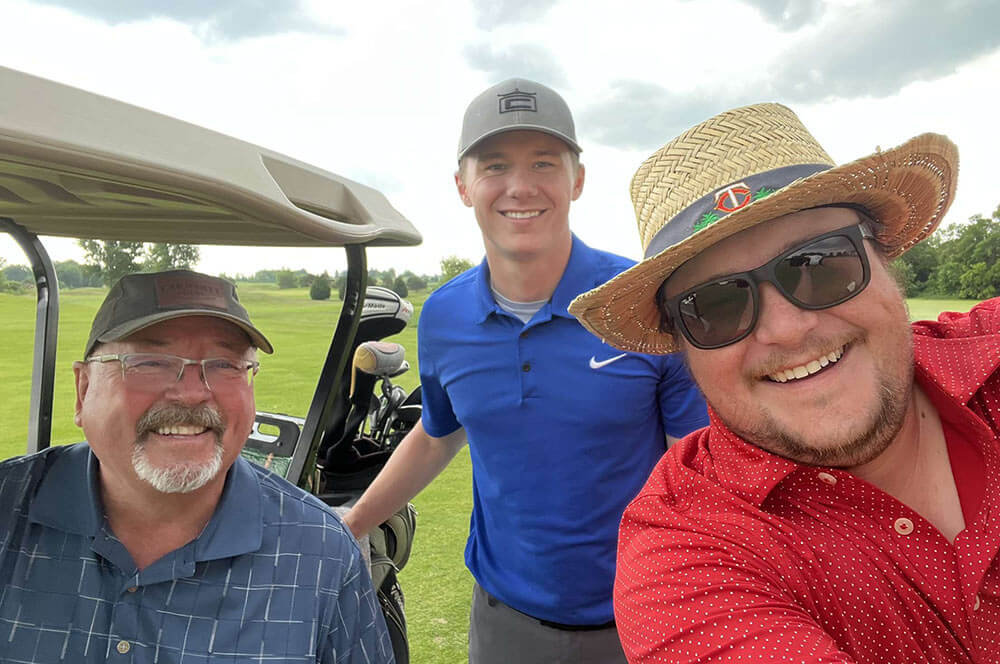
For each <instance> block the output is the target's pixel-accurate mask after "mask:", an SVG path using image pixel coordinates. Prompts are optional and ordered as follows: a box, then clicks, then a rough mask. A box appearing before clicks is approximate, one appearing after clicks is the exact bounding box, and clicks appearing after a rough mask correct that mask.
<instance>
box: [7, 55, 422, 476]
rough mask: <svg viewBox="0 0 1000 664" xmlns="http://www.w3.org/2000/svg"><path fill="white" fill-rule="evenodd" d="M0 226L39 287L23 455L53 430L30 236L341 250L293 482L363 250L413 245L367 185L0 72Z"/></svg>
mask: <svg viewBox="0 0 1000 664" xmlns="http://www.w3.org/2000/svg"><path fill="white" fill-rule="evenodd" d="M0 96H3V97H4V98H8V99H10V100H16V103H10V104H7V105H6V106H5V110H4V114H3V115H2V116H0V231H4V232H6V233H8V234H10V235H11V236H12V237H13V238H14V239H15V241H17V243H18V244H19V245H20V246H21V248H22V250H23V251H24V252H25V255H26V256H27V257H28V260H29V262H30V263H31V268H32V272H33V274H34V278H35V287H36V295H37V308H36V323H35V351H34V360H33V367H32V387H31V403H30V409H31V410H30V414H29V432H28V451H29V452H35V451H38V450H41V449H44V448H46V447H48V446H49V443H50V437H51V431H52V407H53V388H54V376H55V363H56V340H57V334H58V329H57V328H58V322H59V293H58V281H57V277H56V273H55V270H54V268H53V265H52V261H51V260H50V259H49V256H48V254H47V253H46V251H45V248H44V247H43V245H42V242H41V241H40V240H39V236H40V235H55V236H66V237H77V238H85V239H97V240H122V241H142V242H172V243H180V244H218V245H233V244H238V245H239V244H241V245H256V246H288V247H292V246H308V247H324V246H325V247H342V248H343V249H344V250H345V251H346V253H347V281H346V286H345V296H344V303H343V308H342V309H341V313H340V317H339V319H338V322H337V327H336V329H335V330H334V333H333V339H332V341H331V343H330V347H329V350H328V352H327V355H326V359H325V361H324V363H323V367H322V369H321V371H320V376H319V379H318V382H317V386H316V390H315V392H314V394H313V397H312V402H311V404H310V407H309V411H308V414H307V415H306V418H305V420H304V422H303V423H302V426H301V429H300V431H299V437H298V441H297V443H296V445H295V449H294V452H293V454H292V457H291V460H290V467H289V470H288V473H287V474H286V478H287V479H288V480H289V481H291V482H294V483H296V484H299V485H305V484H306V483H308V481H309V479H310V477H309V476H310V475H311V473H308V472H305V469H306V468H314V467H315V465H316V464H315V458H314V456H315V454H316V452H317V450H318V449H319V448H320V446H321V443H323V442H324V439H325V437H327V436H331V437H336V435H337V431H338V426H339V425H341V424H342V420H343V418H344V417H345V415H346V413H345V412H344V411H345V410H346V409H345V406H344V403H345V401H346V399H345V398H344V394H343V392H344V390H346V387H345V385H344V384H343V383H344V380H343V376H344V373H345V369H346V367H347V363H348V362H349V361H350V359H351V358H349V357H348V355H349V350H350V348H351V344H352V342H353V341H354V337H355V334H356V332H357V329H358V322H359V320H360V318H361V313H362V308H363V300H364V293H365V288H366V286H367V283H366V282H367V259H366V253H365V252H366V247H369V246H409V245H415V244H419V243H420V241H421V237H420V233H419V232H418V231H417V230H416V228H414V227H413V225H412V224H411V223H410V222H409V221H408V220H407V219H406V218H405V217H403V216H402V215H401V214H400V213H399V212H397V211H396V210H395V209H394V208H393V207H392V206H391V205H390V204H389V202H388V200H386V198H385V197H384V196H383V195H382V194H381V193H380V192H378V191H376V190H375V189H372V188H370V187H367V186H365V185H362V184H360V183H357V182H354V181H352V180H349V179H347V178H344V177H342V176H339V175H336V174H333V173H330V172H328V171H325V170H322V169H319V168H316V167H315V166H311V165H309V164H305V163H303V162H299V161H297V160H294V159H292V158H290V157H287V156H285V155H282V154H279V153H277V152H273V151H270V150H267V149H265V148H261V147H259V146H256V145H253V144H250V143H245V142H243V141H239V140H237V139H234V138H231V137H229V136H225V135H223V134H219V133H217V132H213V131H210V130H208V129H204V128H202V127H198V126H195V125H192V124H189V123H186V122H182V121H180V120H177V119H174V118H170V117H167V116H164V115H160V114H158V113H154V112H152V111H148V110H145V109H141V108H137V107H135V106H131V105H129V104H125V103H122V102H119V101H116V100H113V99H108V98H106V97H102V96H100V95H95V94H92V93H89V92H85V91H83V90H78V89H76V88H72V87H69V86H65V85H62V84H59V83H54V82H52V81H47V80H44V79H40V78H37V77H34V76H30V75H27V74H24V73H21V72H17V71H14V70H11V69H7V68H4V67H0Z"/></svg>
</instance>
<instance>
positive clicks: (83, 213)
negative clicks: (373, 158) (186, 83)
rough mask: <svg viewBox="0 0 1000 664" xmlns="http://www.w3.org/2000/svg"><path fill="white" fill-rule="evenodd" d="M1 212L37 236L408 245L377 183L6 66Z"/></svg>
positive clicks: (401, 222)
mask: <svg viewBox="0 0 1000 664" xmlns="http://www.w3.org/2000/svg"><path fill="white" fill-rule="evenodd" d="M0 216H5V217H11V218H13V219H14V220H15V221H16V222H17V223H18V224H20V225H21V226H23V227H24V228H26V229H27V230H28V231H30V232H32V233H35V234H37V235H62V236H69V237H78V238H89V239H106V240H130V241H144V242H173V243H183V244H233V245H261V246H343V245H352V244H364V245H369V246H401V245H414V244H419V243H420V240H421V238H420V233H419V232H418V231H417V230H416V228H414V227H413V225H412V224H411V223H410V222H409V221H408V220H407V219H406V218H404V217H403V216H402V215H401V214H399V212H397V211H396V210H395V209H393V207H392V206H391V205H390V204H389V202H388V201H387V200H386V198H385V197H384V196H383V195H382V194H381V193H379V192H378V191H376V190H374V189H372V188H370V187H366V186H364V185H362V184H359V183H357V182H353V181H351V180H348V179H347V178H343V177H340V176H338V175H334V174H333V173H329V172H327V171H324V170H322V169H319V168H316V167H314V166H310V165H308V164H304V163H302V162H300V161H296V160H295V159H291V158H289V157H286V156H284V155H281V154H278V153H276V152H272V151H270V150H266V149H264V148H261V147H258V146H256V145H252V144H250V143H246V142H243V141H239V140H236V139H234V138H230V137H229V136H225V135H223V134H219V133H217V132H214V131H210V130H208V129H204V128H202V127H198V126H195V125H192V124H189V123H186V122H182V121H180V120H176V119H174V118H170V117H167V116H165V115H161V114H159V113H154V112H152V111H148V110H145V109H142V108H138V107H136V106H131V105H129V104H125V103H122V102H120V101H115V100H113V99H109V98H107V97H102V96H100V95H96V94H93V93H90V92H85V91H83V90H79V89H77V88H72V87H69V86H66V85H62V84H59V83H54V82H52V81H48V80H45V79H42V78H37V77H35V76H30V75H28V74H24V73H22V72H18V71H14V70H12V69H7V68H4V67H0Z"/></svg>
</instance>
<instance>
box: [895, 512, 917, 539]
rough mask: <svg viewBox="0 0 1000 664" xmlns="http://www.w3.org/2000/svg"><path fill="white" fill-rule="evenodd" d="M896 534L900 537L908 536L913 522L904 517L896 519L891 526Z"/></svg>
mask: <svg viewBox="0 0 1000 664" xmlns="http://www.w3.org/2000/svg"><path fill="white" fill-rule="evenodd" d="M893 527H894V528H895V529H896V532H897V533H899V534H900V535H909V534H910V533H912V532H913V522H912V521H910V520H909V519H907V518H906V517H905V516H904V517H900V518H898V519H896V523H895V524H894V525H893Z"/></svg>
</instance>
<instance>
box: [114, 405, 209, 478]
mask: <svg viewBox="0 0 1000 664" xmlns="http://www.w3.org/2000/svg"><path fill="white" fill-rule="evenodd" d="M171 425H178V426H182V425H195V426H203V427H206V428H208V429H210V430H211V431H212V433H213V434H214V435H215V447H214V450H213V454H212V458H210V459H209V460H208V461H205V462H202V463H197V462H180V463H174V464H170V465H166V466H163V465H156V464H154V463H153V462H152V461H150V459H149V455H148V454H147V452H146V436H147V434H148V433H149V432H151V431H155V430H156V429H158V428H160V427H166V426H171ZM224 431H225V423H224V422H223V419H222V416H221V415H220V414H219V413H218V412H217V411H215V410H214V409H212V408H209V407H208V406H199V407H196V408H187V407H184V406H179V405H176V404H169V405H166V406H159V407H158V406H154V407H152V408H150V409H149V410H148V411H146V413H145V414H143V416H142V417H141V418H140V419H139V421H138V423H137V424H136V432H137V437H136V440H135V443H134V444H133V446H132V468H133V469H134V470H135V473H136V475H137V476H138V477H139V479H141V480H143V481H145V482H148V483H149V484H150V485H151V486H152V487H153V488H154V489H156V490H157V491H159V492H161V493H191V492H192V491H197V490H198V489H200V488H202V487H203V486H205V485H206V484H208V483H209V482H210V481H212V479H213V478H215V477H216V476H217V475H218V474H219V471H220V470H222V456H223V447H222V434H223V433H224Z"/></svg>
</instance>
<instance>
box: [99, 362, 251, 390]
mask: <svg viewBox="0 0 1000 664" xmlns="http://www.w3.org/2000/svg"><path fill="white" fill-rule="evenodd" d="M135 355H152V356H155V357H168V358H172V359H176V360H181V361H182V362H183V364H181V368H180V370H179V371H178V372H177V378H175V379H174V380H173V382H167V383H164V384H163V388H162V389H167V388H168V387H172V386H174V385H176V384H177V383H179V382H180V381H181V378H183V377H184V369H186V368H187V367H189V366H191V365H198V366H200V367H201V381H202V382H203V383H204V384H205V387H207V388H208V389H209V391H211V392H215V390H214V389H213V388H212V385H211V383H209V382H208V374H207V373H206V370H205V363H206V362H217V361H219V360H224V361H226V362H230V361H231V360H230V359H229V358H226V357H206V358H204V359H201V360H192V359H190V358H187V357H181V356H180V355H170V354H169V353H111V354H105V355H94V356H91V357H88V358H86V359H84V360H83V362H84V364H90V363H92V362H100V363H101V364H105V363H107V362H118V363H119V366H121V370H122V382H123V383H126V384H127V382H128V381H127V379H126V377H125V358H127V357H131V356H135ZM242 361H243V362H244V365H245V366H244V370H245V371H249V372H251V374H250V379H249V380H247V381H246V382H245V383H243V384H244V385H247V386H251V385H253V379H254V378H255V377H256V376H257V374H258V373H259V372H260V362H258V361H257V360H242Z"/></svg>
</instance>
